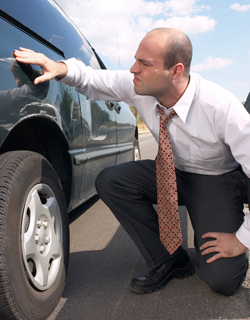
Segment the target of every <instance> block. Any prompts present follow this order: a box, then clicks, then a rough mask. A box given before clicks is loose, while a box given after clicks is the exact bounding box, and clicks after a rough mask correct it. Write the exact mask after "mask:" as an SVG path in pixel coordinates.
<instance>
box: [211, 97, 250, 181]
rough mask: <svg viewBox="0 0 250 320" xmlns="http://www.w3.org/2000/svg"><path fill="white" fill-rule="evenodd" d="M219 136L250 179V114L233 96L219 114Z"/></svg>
mask: <svg viewBox="0 0 250 320" xmlns="http://www.w3.org/2000/svg"><path fill="white" fill-rule="evenodd" d="M217 129H218V134H219V136H220V138H221V140H222V142H223V143H225V144H226V145H228V146H229V147H230V150H231V153H232V155H233V157H234V159H235V160H236V161H237V162H238V163H239V164H240V165H241V166H242V169H243V171H244V172H245V174H246V175H247V176H248V177H249V178H250V161H249V159H250V147H249V143H250V114H249V113H248V112H247V110H246V109H245V108H244V106H243V105H242V104H241V103H240V101H239V100H238V99H237V98H236V97H234V96H231V97H230V99H228V101H227V102H226V103H225V105H224V106H223V107H222V108H221V110H220V112H219V113H218V118H217Z"/></svg>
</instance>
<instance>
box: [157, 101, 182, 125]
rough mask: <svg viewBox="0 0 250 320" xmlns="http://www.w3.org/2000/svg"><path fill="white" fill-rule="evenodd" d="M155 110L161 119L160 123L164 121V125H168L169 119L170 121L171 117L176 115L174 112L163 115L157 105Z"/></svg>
mask: <svg viewBox="0 0 250 320" xmlns="http://www.w3.org/2000/svg"><path fill="white" fill-rule="evenodd" d="M157 110H158V114H159V116H160V118H161V121H164V122H165V123H168V121H169V119H171V118H172V117H173V116H176V115H177V113H176V112H175V110H173V111H172V112H170V113H169V114H166V115H163V112H162V109H161V107H160V106H159V105H157Z"/></svg>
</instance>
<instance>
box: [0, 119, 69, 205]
mask: <svg viewBox="0 0 250 320" xmlns="http://www.w3.org/2000/svg"><path fill="white" fill-rule="evenodd" d="M68 148H69V147H68V143H67V140H66V138H65V136H64V135H63V133H62V131H61V130H60V128H59V127H58V126H57V124H55V123H53V121H52V120H50V119H46V118H42V117H40V118H35V117H33V118H29V119H26V120H23V121H22V122H20V123H19V124H18V125H16V126H15V127H14V128H13V129H12V131H11V132H10V133H9V135H8V136H7V138H6V139H5V141H4V143H3V144H2V146H1V148H0V153H5V152H7V151H15V150H29V151H33V152H37V153H39V154H41V155H43V156H44V157H45V158H46V159H47V160H48V161H49V162H50V164H51V165H52V167H53V168H54V170H55V171H56V173H57V176H58V177H59V180H60V182H61V185H62V188H63V191H64V194H65V200H66V204H67V206H68V205H69V201H70V192H71V182H72V164H71V160H70V156H69V153H68Z"/></svg>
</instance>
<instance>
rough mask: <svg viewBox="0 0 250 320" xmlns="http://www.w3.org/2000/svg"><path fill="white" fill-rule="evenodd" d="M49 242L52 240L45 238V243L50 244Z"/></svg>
mask: <svg viewBox="0 0 250 320" xmlns="http://www.w3.org/2000/svg"><path fill="white" fill-rule="evenodd" d="M49 242H50V238H49V237H48V236H45V238H44V243H45V244H49Z"/></svg>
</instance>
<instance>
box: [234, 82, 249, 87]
mask: <svg viewBox="0 0 250 320" xmlns="http://www.w3.org/2000/svg"><path fill="white" fill-rule="evenodd" d="M231 86H235V87H245V86H246V84H245V83H243V82H240V81H237V82H232V83H231Z"/></svg>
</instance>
